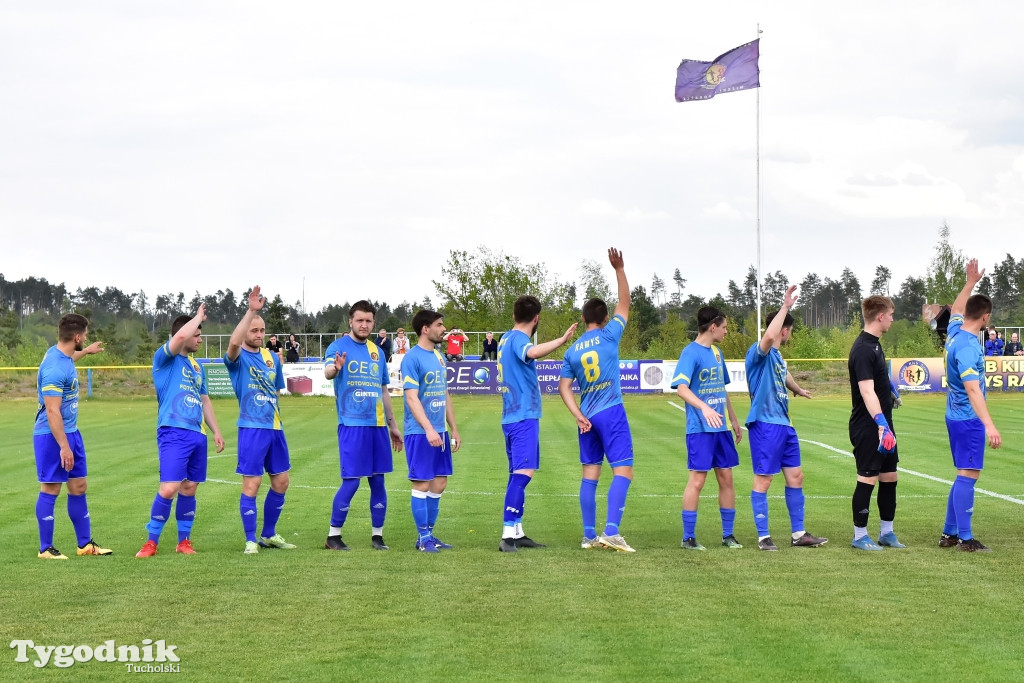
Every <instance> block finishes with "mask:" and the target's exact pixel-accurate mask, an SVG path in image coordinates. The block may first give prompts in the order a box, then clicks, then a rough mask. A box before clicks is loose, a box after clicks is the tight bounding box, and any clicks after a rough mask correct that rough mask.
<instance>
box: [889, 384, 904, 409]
mask: <svg viewBox="0 0 1024 683" xmlns="http://www.w3.org/2000/svg"><path fill="white" fill-rule="evenodd" d="M889 391H891V392H892V407H893V408H899V407H900V406H901V405H903V399H902V398H900V390H899V389H898V388H897V387H896V382H893V381H892V380H889Z"/></svg>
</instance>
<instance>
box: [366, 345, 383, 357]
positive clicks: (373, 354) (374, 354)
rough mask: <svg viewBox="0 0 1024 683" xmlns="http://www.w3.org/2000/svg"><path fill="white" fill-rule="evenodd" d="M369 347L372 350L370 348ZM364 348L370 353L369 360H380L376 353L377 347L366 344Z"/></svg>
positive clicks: (378, 354)
mask: <svg viewBox="0 0 1024 683" xmlns="http://www.w3.org/2000/svg"><path fill="white" fill-rule="evenodd" d="M371 346H372V347H373V348H370V347H371ZM366 347H367V349H368V350H369V352H370V360H374V361H375V360H379V359H380V353H378V351H377V349H378V347H377V345H376V344H367V345H366Z"/></svg>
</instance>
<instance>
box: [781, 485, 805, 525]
mask: <svg viewBox="0 0 1024 683" xmlns="http://www.w3.org/2000/svg"><path fill="white" fill-rule="evenodd" d="M786 508H787V509H789V530H790V531H792V532H793V533H794V534H795V533H796V532H798V531H806V529H804V490H803V489H802V488H796V489H792V488H790V487H788V486H787V487H786Z"/></svg>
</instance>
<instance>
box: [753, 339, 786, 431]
mask: <svg viewBox="0 0 1024 683" xmlns="http://www.w3.org/2000/svg"><path fill="white" fill-rule="evenodd" d="M745 365H746V369H747V391H748V392H749V393H750V412H749V413H748V414H747V421H746V422H745V423H744V424H748V425H749V424H750V423H752V422H768V423H770V424H777V425H790V426H792V425H793V421H792V420H791V419H790V417H789V393H788V391H787V389H786V375H787V374H788V372H789V370H788V368H787V366H786V361H785V360H783V359H782V354H781V353H780V352H779V350H778V349H777V348H775V347H774V346H773V347H771V348H769V349H768V352H767V353H762V352H761V345H760V344H754V345H753V346H751V347H750V348H749V349H747V358H746V363H745Z"/></svg>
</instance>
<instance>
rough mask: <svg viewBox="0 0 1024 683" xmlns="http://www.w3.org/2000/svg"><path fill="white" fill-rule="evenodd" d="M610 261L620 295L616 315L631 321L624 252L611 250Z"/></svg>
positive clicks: (609, 252)
mask: <svg viewBox="0 0 1024 683" xmlns="http://www.w3.org/2000/svg"><path fill="white" fill-rule="evenodd" d="M608 261H609V263H611V264H612V268H614V269H615V282H616V285H617V287H618V294H619V302H618V303H617V304H615V314H614V315H621V316H622V319H623V320H629V283H628V282H626V266H625V264H624V263H623V260H622V252H621V251H619V250H618V249H614V248H612V249H609V250H608Z"/></svg>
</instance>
